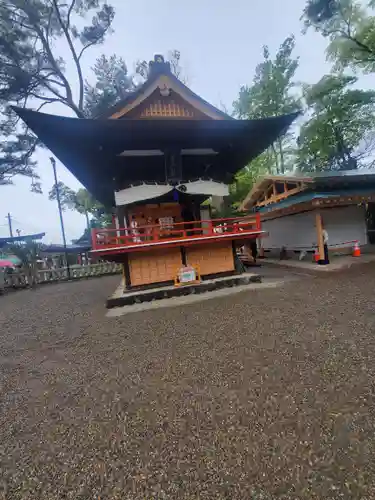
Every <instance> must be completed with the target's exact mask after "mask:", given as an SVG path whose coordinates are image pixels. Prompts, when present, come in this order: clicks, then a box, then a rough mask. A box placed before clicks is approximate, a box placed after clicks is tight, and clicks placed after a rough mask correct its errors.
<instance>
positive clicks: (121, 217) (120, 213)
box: [116, 206, 126, 229]
mask: <svg viewBox="0 0 375 500" xmlns="http://www.w3.org/2000/svg"><path fill="white" fill-rule="evenodd" d="M116 214H117V219H118V225H119V228H120V229H123V228H124V227H125V225H126V223H125V207H124V206H119V207H116Z"/></svg>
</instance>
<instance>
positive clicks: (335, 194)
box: [258, 188, 375, 213]
mask: <svg viewBox="0 0 375 500" xmlns="http://www.w3.org/2000/svg"><path fill="white" fill-rule="evenodd" d="M371 194H375V189H374V188H372V189H370V188H365V189H360V188H358V189H342V190H340V191H332V192H323V193H315V192H314V191H310V192H307V193H303V194H299V195H298V194H296V195H295V196H291V197H290V198H286V199H285V200H282V201H279V202H278V203H272V204H270V205H267V206H265V207H260V208H259V209H258V211H259V212H260V213H268V212H272V211H273V210H279V209H280V208H288V207H291V206H293V205H298V204H300V203H305V202H307V201H313V200H319V199H327V198H339V197H340V196H358V195H359V196H366V195H367V196H368V195H371Z"/></svg>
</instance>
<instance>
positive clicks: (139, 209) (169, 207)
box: [128, 202, 183, 226]
mask: <svg viewBox="0 0 375 500" xmlns="http://www.w3.org/2000/svg"><path fill="white" fill-rule="evenodd" d="M128 215H129V220H131V217H132V215H134V216H135V218H136V221H137V223H138V226H141V225H145V224H146V221H147V219H148V217H151V218H152V222H153V224H155V225H156V224H158V219H160V217H174V219H175V222H183V220H182V218H181V205H180V204H179V203H177V202H171V203H158V204H156V203H155V204H152V203H149V204H145V205H138V206H135V207H133V208H131V209H129V212H128Z"/></svg>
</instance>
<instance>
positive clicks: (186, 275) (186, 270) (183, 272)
mask: <svg viewBox="0 0 375 500" xmlns="http://www.w3.org/2000/svg"><path fill="white" fill-rule="evenodd" d="M178 274H179V280H180V283H191V282H192V281H196V279H197V273H196V271H195V269H194V268H193V267H190V266H186V267H182V268H181V269H180V271H179V273H178Z"/></svg>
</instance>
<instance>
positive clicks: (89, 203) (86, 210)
mask: <svg viewBox="0 0 375 500" xmlns="http://www.w3.org/2000/svg"><path fill="white" fill-rule="evenodd" d="M58 190H59V194H60V201H61V208H62V210H75V211H76V212H78V213H80V214H82V215H85V217H86V222H87V227H105V226H107V225H109V224H110V223H111V222H112V215H111V213H110V212H109V211H108V210H107V209H106V208H105V207H104V206H103V205H102V204H101V203H99V202H98V201H96V200H95V199H94V198H93V197H92V196H91V194H90V193H89V192H88V191H87V189H83V188H81V189H78V191H74V190H73V189H71V188H70V187H68V186H66V185H65V184H64V183H63V182H59V183H58ZM48 197H49V199H50V200H56V198H57V189H56V185H54V186H53V187H52V189H51V190H50V192H49V194H48ZM89 215H91V216H92V219H91V221H90V218H89ZM93 224H94V225H93Z"/></svg>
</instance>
